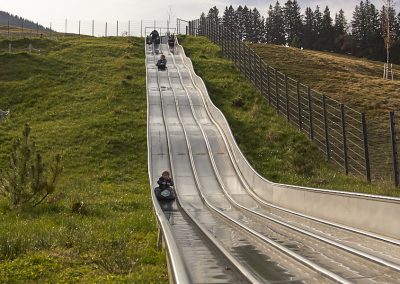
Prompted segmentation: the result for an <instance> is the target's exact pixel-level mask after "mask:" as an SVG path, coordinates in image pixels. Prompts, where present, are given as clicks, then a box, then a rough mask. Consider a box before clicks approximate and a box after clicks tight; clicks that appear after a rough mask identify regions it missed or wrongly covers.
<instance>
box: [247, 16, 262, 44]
mask: <svg viewBox="0 0 400 284" xmlns="http://www.w3.org/2000/svg"><path fill="white" fill-rule="evenodd" d="M250 24H251V25H250V29H251V31H250V36H249V40H250V41H251V42H253V43H257V42H261V41H262V39H263V35H264V20H263V19H262V17H261V14H260V12H259V11H258V10H257V8H254V9H253V10H252V11H251V23H250Z"/></svg>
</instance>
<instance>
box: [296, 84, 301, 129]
mask: <svg viewBox="0 0 400 284" xmlns="http://www.w3.org/2000/svg"><path fill="white" fill-rule="evenodd" d="M296 91H297V109H298V115H299V129H300V131H303V115H302V113H301V95H300V82H298V81H297V82H296Z"/></svg>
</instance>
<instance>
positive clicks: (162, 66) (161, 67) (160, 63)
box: [156, 54, 167, 70]
mask: <svg viewBox="0 0 400 284" xmlns="http://www.w3.org/2000/svg"><path fill="white" fill-rule="evenodd" d="M156 65H157V67H158V69H159V70H165V68H166V67H167V59H166V58H165V55H164V54H161V56H160V59H158V61H157V64H156Z"/></svg>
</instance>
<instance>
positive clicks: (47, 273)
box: [0, 38, 167, 283]
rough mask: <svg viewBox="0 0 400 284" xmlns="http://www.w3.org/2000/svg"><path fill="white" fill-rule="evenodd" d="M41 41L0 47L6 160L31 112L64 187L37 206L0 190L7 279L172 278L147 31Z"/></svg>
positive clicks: (1, 278) (2, 161)
mask: <svg viewBox="0 0 400 284" xmlns="http://www.w3.org/2000/svg"><path fill="white" fill-rule="evenodd" d="M26 41H27V40H25V39H21V40H17V41H14V42H13V44H15V45H16V46H18V45H21V46H25V45H26ZM4 44H6V43H5V41H4V40H3V41H0V46H3V45H4ZM34 44H35V45H36V46H38V47H41V48H43V49H44V50H45V51H46V52H45V53H42V54H40V55H38V54H28V53H26V52H18V53H16V54H7V53H0V108H1V109H10V110H11V116H10V117H9V118H8V119H7V120H6V121H5V122H4V123H3V124H2V125H1V126H0V146H1V147H0V168H2V169H5V168H7V163H8V155H9V152H10V150H11V145H12V141H13V140H14V139H15V138H17V137H20V136H21V132H22V129H23V125H24V123H25V122H29V123H30V125H31V127H32V134H31V136H32V139H33V140H34V141H35V142H36V144H37V145H38V148H39V151H41V152H44V153H48V154H49V155H48V157H47V159H50V158H51V157H52V156H53V155H54V154H56V153H61V154H62V156H63V164H64V172H63V175H62V179H61V181H60V184H59V191H60V192H62V193H63V194H64V195H61V196H59V197H62V198H61V200H60V201H58V202H51V203H47V202H46V203H45V204H43V205H42V206H40V207H38V208H35V209H34V210H32V211H23V210H22V211H21V210H19V211H10V210H8V209H7V205H6V204H7V202H6V200H5V199H1V200H0V283H26V282H35V283H36V282H39V283H43V282H46V283H54V282H63V283H64V282H68V283H75V282H77V283H104V282H106V283H110V282H113V283H114V282H124V283H165V282H167V275H166V262H165V256H164V253H163V252H162V251H159V250H157V249H156V240H157V227H156V221H155V217H154V215H153V213H152V203H151V197H150V194H149V190H150V189H149V182H148V176H147V166H146V165H147V148H146V89H145V67H144V51H143V42H142V39H140V38H101V39H95V38H66V39H63V40H61V41H51V40H47V39H35V43H34ZM81 201H82V202H83V203H84V205H83V208H82V212H81V214H77V213H72V205H73V204H74V203H76V202H81Z"/></svg>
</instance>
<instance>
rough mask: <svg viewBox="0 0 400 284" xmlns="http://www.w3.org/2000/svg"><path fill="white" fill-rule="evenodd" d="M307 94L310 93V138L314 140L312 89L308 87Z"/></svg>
mask: <svg viewBox="0 0 400 284" xmlns="http://www.w3.org/2000/svg"><path fill="white" fill-rule="evenodd" d="M307 95H308V111H309V114H308V115H309V117H308V118H309V120H310V139H311V140H312V141H314V126H313V114H312V97H311V89H310V87H307Z"/></svg>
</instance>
